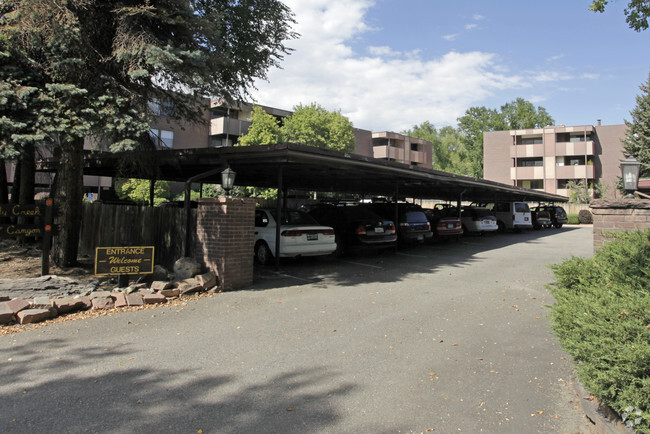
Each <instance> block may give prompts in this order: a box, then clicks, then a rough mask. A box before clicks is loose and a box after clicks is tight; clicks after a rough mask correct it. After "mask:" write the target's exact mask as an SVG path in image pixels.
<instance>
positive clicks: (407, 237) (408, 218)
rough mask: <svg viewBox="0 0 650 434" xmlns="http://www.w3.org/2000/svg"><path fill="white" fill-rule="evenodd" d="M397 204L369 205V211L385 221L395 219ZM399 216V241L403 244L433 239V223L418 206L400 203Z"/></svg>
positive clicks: (398, 206)
mask: <svg viewBox="0 0 650 434" xmlns="http://www.w3.org/2000/svg"><path fill="white" fill-rule="evenodd" d="M395 205H396V204H395V203H391V202H381V203H372V204H367V205H365V206H367V207H368V208H369V209H371V210H372V211H374V212H376V213H377V214H379V215H380V216H382V217H383V218H385V219H391V220H392V219H394V216H395ZM397 210H398V211H397V214H398V219H399V224H398V226H397V240H398V241H399V242H401V243H422V242H424V241H425V240H428V239H430V238H431V237H433V232H431V223H429V219H427V216H426V215H425V214H424V211H422V208H421V207H420V206H418V205H414V204H410V203H398V204H397Z"/></svg>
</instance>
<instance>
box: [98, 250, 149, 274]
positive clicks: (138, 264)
mask: <svg viewBox="0 0 650 434" xmlns="http://www.w3.org/2000/svg"><path fill="white" fill-rule="evenodd" d="M153 256H154V248H153V246H131V247H97V248H96V249H95V274H96V275H98V276H119V275H125V274H152V273H153Z"/></svg>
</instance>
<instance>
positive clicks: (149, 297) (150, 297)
mask: <svg viewBox="0 0 650 434" xmlns="http://www.w3.org/2000/svg"><path fill="white" fill-rule="evenodd" d="M142 300H143V301H144V304H156V303H166V302H167V297H165V296H164V295H162V294H160V293H157V292H156V293H152V294H145V295H144V296H143V297H142Z"/></svg>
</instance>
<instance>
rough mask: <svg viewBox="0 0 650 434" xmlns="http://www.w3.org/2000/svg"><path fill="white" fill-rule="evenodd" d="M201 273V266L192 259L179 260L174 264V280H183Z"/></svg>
mask: <svg viewBox="0 0 650 434" xmlns="http://www.w3.org/2000/svg"><path fill="white" fill-rule="evenodd" d="M200 272H201V264H199V263H198V262H197V261H196V259H194V258H181V259H179V260H178V261H176V262H175V263H174V279H175V280H185V279H189V278H190V277H194V276H196V275H197V274H199V273H200Z"/></svg>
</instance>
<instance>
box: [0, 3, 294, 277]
mask: <svg viewBox="0 0 650 434" xmlns="http://www.w3.org/2000/svg"><path fill="white" fill-rule="evenodd" d="M293 22H294V20H293V15H292V14H291V11H290V10H289V9H288V8H287V6H285V5H284V4H283V3H281V2H280V1H279V0H237V1H234V0H201V1H191V2H190V1H182V0H172V1H160V0H150V1H146V2H133V1H125V0H115V1H106V0H66V1H55V0H3V1H2V2H0V158H15V157H16V156H17V155H20V154H23V153H25V152H26V151H29V149H30V148H29V146H26V145H27V144H32V145H34V144H35V145H38V146H45V147H48V148H50V150H51V153H52V154H53V155H54V156H55V157H58V170H57V178H56V180H55V183H56V185H57V186H58V187H57V191H56V197H55V201H56V202H57V205H58V209H59V215H58V219H57V221H58V223H59V224H60V230H59V233H58V236H57V237H56V239H55V241H56V243H55V245H54V246H53V250H52V259H53V261H54V262H55V263H56V264H58V265H59V266H69V265H72V264H74V263H75V262H76V256H77V248H78V241H79V240H78V238H79V230H78V228H79V225H80V222H81V203H82V187H83V184H82V180H83V172H82V171H83V145H84V140H85V139H87V138H96V139H99V140H101V141H103V142H106V143H108V144H109V145H110V149H111V150H112V151H126V150H132V149H137V148H138V147H140V146H147V143H149V142H147V137H148V136H147V132H148V129H149V122H150V120H151V118H152V116H153V113H152V110H151V108H150V103H156V102H157V103H162V104H166V103H170V104H171V105H172V106H173V117H175V118H177V119H181V118H182V119H184V120H186V121H193V120H200V119H201V115H202V107H203V98H204V97H206V96H211V97H223V98H226V99H229V100H233V99H243V98H244V97H245V96H247V95H248V90H247V89H248V88H250V86H251V85H252V83H253V82H254V81H255V80H256V79H265V78H266V71H267V70H268V69H269V68H271V67H276V66H279V63H280V61H281V60H282V58H283V55H285V54H287V53H288V52H289V49H288V48H286V47H285V46H284V41H286V40H288V39H292V38H294V37H296V36H297V35H296V34H294V33H293V32H292V31H291V30H290V27H291V25H292V24H293ZM149 144H150V143H149ZM1 180H2V177H1V176H0V181H1ZM2 192H3V190H2V188H0V193H2ZM2 194H4V193H2Z"/></svg>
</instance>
